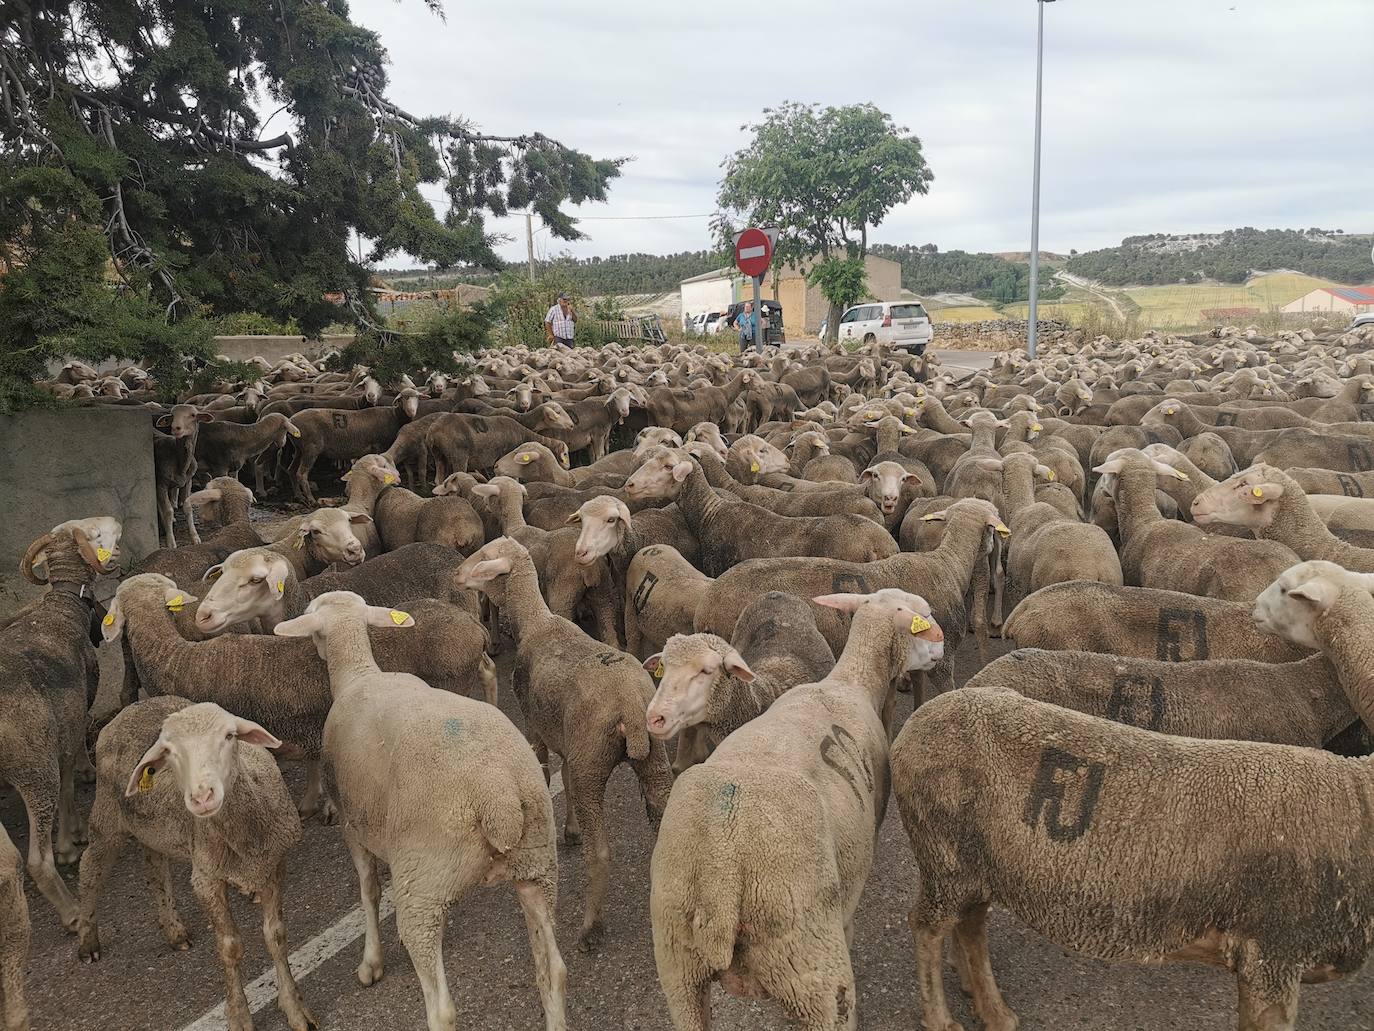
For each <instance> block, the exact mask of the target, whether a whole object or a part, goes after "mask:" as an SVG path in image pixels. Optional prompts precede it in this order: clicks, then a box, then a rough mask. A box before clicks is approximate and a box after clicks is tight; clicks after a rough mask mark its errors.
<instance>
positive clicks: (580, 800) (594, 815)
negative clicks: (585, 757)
mask: <svg viewBox="0 0 1374 1031" xmlns="http://www.w3.org/2000/svg"><path fill="white" fill-rule="evenodd" d="M588 772H589V771H585V770H584V771H579V770H576V769H573V770H569V769H568V767H567V766H564V769H563V779H564V780H565V781H566V782H568V783H569V784H570V785H571V787H572V794H571V797H570V799H569V801H570V802H572V805H573V809H574V811H575V812H576V813H577V822H578V825H579V826H580V827H582V828H583V835H582V862H583V865H585V866H586V868H587V894H586V911H585V912H584V913H583V915H582V932H581V933H580V934H579V935H578V936H577V947H578V948H579V949H581V950H582V951H583V952H592V951H593V950H595V948H596V946H597V944H598V943H599V942H600V940H601V936H602V934H603V932H604V931H605V925H604V924H603V923H602V921H601V907H602V906H603V905H604V904H605V902H606V885H607V882H608V881H609V880H610V869H611V843H610V840H609V839H608V838H607V837H606V821H605V816H604V813H603V807H604V797H605V794H606V781H607V780H608V779H610V774H611V771H610V770H595V771H590V772H591V775H590V776H589V775H588ZM569 773H571V777H570V776H569Z"/></svg>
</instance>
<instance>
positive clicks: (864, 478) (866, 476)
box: [859, 466, 877, 483]
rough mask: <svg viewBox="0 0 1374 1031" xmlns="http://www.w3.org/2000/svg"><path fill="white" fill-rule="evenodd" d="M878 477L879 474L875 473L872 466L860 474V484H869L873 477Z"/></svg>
mask: <svg viewBox="0 0 1374 1031" xmlns="http://www.w3.org/2000/svg"><path fill="white" fill-rule="evenodd" d="M876 475H877V473H875V472H874V471H873V469H872V467H871V466H870V467H869V468H867V469H865V470H864V471H863V472H861V473H859V482H860V483H867V482H868V481H869V480H871V479H873V477H874V476H876Z"/></svg>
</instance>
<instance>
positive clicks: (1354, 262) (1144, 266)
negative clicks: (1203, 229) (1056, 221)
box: [1064, 227, 1374, 286]
mask: <svg viewBox="0 0 1374 1031" xmlns="http://www.w3.org/2000/svg"><path fill="white" fill-rule="evenodd" d="M1369 246H1370V237H1369V236H1364V235H1355V234H1348V233H1345V232H1344V231H1342V230H1340V229H1252V228H1249V227H1247V228H1244V229H1229V230H1227V231H1226V232H1224V233H1192V234H1165V233H1156V234H1153V235H1150V236H1128V237H1126V238H1125V239H1124V240H1122V241H1121V245H1120V246H1119V247H1105V248H1103V249H1102V250H1097V251H1085V252H1084V253H1082V254H1075V255H1071V256H1070V257H1069V259H1068V261H1067V262H1066V263H1065V265H1064V267H1065V269H1067V270H1068V271H1069V272H1072V273H1073V274H1074V275H1078V276H1085V277H1087V278H1088V279H1095V280H1097V281H1098V282H1099V283H1104V284H1106V285H1108V286H1126V285H1139V286H1151V285H1156V284H1158V285H1168V284H1173V283H1197V282H1201V281H1202V280H1204V279H1211V280H1215V281H1217V282H1220V283H1244V282H1245V281H1246V279H1248V278H1249V277H1250V275H1251V274H1252V273H1254V272H1262V271H1273V270H1286V271H1290V272H1300V273H1303V274H1304V275H1308V276H1314V277H1317V278H1319V279H1328V280H1331V281H1333V282H1337V283H1352V284H1353V283H1363V282H1366V281H1368V280H1370V279H1372V278H1374V265H1371V264H1370V260H1369Z"/></svg>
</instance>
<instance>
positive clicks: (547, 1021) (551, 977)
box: [515, 877, 568, 1031]
mask: <svg viewBox="0 0 1374 1031" xmlns="http://www.w3.org/2000/svg"><path fill="white" fill-rule="evenodd" d="M515 897H516V898H517V899H518V900H519V902H520V909H521V911H522V912H523V913H524V914H525V928H526V930H527V931H528V932H529V936H530V953H531V954H532V955H533V956H534V979H535V983H536V984H538V985H539V1001H540V1003H541V1004H542V1005H543V1007H544V1027H545V1031H564V1029H565V1028H566V1027H567V1026H568V1025H567V1018H566V1016H565V1014H564V1011H565V1009H566V1007H567V1002H566V999H567V986H568V971H567V968H566V967H565V966H564V965H563V957H562V955H561V954H560V953H559V951H558V941H557V939H556V938H555V937H554V929H553V914H554V912H555V910H556V908H557V901H558V884H557V882H556V879H555V878H553V877H546V878H544V879H543V880H540V881H516V882H515Z"/></svg>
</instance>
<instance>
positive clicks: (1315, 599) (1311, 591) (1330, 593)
mask: <svg viewBox="0 0 1374 1031" xmlns="http://www.w3.org/2000/svg"><path fill="white" fill-rule="evenodd" d="M1339 593H1340V588H1339V587H1337V586H1336V585H1335V584H1333V583H1332V582H1331V581H1329V580H1308V581H1307V583H1305V584H1298V586H1297V587H1294V588H1292V589H1291V590H1290V591H1289V592H1288V596H1289V597H1290V598H1302V599H1304V600H1306V601H1310V602H1311V603H1312V604H1313V605H1315V606H1317V608H1318V609H1319V610H1320V611H1322V612H1325V611H1326V610H1327V609H1329V608H1330V607H1331V606H1332V605H1333V604H1334V603H1335V601H1336V596H1337V595H1338V594H1339Z"/></svg>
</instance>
